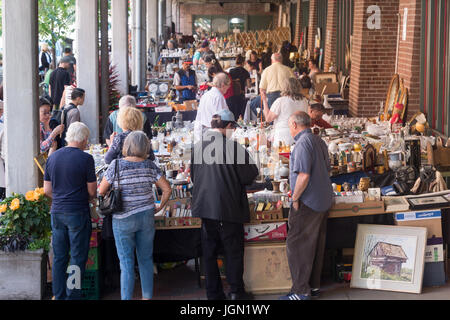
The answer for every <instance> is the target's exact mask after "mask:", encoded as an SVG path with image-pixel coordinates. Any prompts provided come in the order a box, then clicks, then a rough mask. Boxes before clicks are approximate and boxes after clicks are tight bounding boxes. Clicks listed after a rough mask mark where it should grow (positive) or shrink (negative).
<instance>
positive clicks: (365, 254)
mask: <svg viewBox="0 0 450 320" xmlns="http://www.w3.org/2000/svg"><path fill="white" fill-rule="evenodd" d="M426 241H427V229H426V228H424V227H400V226H385V225H373V224H358V229H357V233H356V243H355V254H354V256H353V267H352V279H351V282H350V287H351V288H363V289H371V290H385V291H396V292H407V293H421V292H422V280H423V271H424V266H425V247H426Z"/></svg>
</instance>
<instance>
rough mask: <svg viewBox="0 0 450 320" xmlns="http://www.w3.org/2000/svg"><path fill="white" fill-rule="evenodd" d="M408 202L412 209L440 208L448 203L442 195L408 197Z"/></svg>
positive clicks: (449, 203)
mask: <svg viewBox="0 0 450 320" xmlns="http://www.w3.org/2000/svg"><path fill="white" fill-rule="evenodd" d="M408 202H409V204H410V207H411V209H413V210H418V209H433V208H441V207H442V206H449V205H450V202H449V200H448V199H447V198H446V197H443V196H434V197H414V198H408Z"/></svg>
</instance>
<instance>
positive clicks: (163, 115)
mask: <svg viewBox="0 0 450 320" xmlns="http://www.w3.org/2000/svg"><path fill="white" fill-rule="evenodd" d="M176 114H177V113H176V112H150V111H145V115H146V116H147V119H149V121H150V124H151V125H152V127H153V124H154V123H155V119H156V117H158V116H159V119H158V126H161V125H163V124H164V123H166V122H170V121H172V117H174V116H175V115H176ZM181 114H182V115H183V121H194V120H195V117H196V116H197V110H193V111H182V112H181Z"/></svg>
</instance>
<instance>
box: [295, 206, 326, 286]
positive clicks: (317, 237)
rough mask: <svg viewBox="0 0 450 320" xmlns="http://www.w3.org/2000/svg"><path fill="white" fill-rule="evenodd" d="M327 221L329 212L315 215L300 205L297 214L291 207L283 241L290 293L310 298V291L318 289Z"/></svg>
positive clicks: (309, 209)
mask: <svg viewBox="0 0 450 320" xmlns="http://www.w3.org/2000/svg"><path fill="white" fill-rule="evenodd" d="M327 217H328V212H316V211H314V210H312V209H311V208H309V207H307V206H306V205H304V204H303V203H302V202H301V201H299V208H298V210H294V208H293V207H292V206H291V210H290V212H289V221H288V224H289V231H288V235H287V241H286V249H287V258H288V263H289V269H290V271H291V277H292V289H291V293H296V294H309V293H310V290H311V288H319V287H320V276H321V273H322V265H323V256H324V251H325V240H326V229H327Z"/></svg>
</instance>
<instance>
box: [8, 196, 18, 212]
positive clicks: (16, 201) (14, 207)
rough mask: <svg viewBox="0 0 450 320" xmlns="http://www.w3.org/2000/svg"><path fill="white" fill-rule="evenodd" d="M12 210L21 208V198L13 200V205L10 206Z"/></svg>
mask: <svg viewBox="0 0 450 320" xmlns="http://www.w3.org/2000/svg"><path fill="white" fill-rule="evenodd" d="M9 208H10V209H11V210H13V211H14V210H17V209H19V208H20V200H19V199H17V198H15V199H14V200H13V201H11V205H10V206H9Z"/></svg>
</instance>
